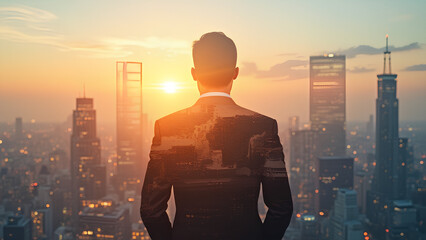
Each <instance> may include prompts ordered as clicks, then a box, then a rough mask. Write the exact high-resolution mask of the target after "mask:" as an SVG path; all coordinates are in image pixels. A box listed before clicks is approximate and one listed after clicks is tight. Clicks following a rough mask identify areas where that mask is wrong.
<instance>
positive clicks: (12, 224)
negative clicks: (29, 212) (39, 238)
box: [3, 216, 32, 240]
mask: <svg viewBox="0 0 426 240" xmlns="http://www.w3.org/2000/svg"><path fill="white" fill-rule="evenodd" d="M3 239H4V240H16V239H20V240H32V233H31V220H30V219H29V218H26V217H24V216H11V217H9V218H8V221H7V224H6V225H4V226H3Z"/></svg>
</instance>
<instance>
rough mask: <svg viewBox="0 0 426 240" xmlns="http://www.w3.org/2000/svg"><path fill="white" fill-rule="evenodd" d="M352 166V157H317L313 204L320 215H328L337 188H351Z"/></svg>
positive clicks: (352, 178) (352, 179)
mask: <svg viewBox="0 0 426 240" xmlns="http://www.w3.org/2000/svg"><path fill="white" fill-rule="evenodd" d="M353 166H354V159H353V158H352V157H332V156H330V157H318V161H317V167H316V173H317V177H316V178H315V179H316V186H317V189H316V190H315V192H316V193H317V194H315V198H316V203H315V206H316V209H317V212H318V213H319V214H320V215H323V216H327V215H328V212H329V211H330V210H331V208H332V207H333V203H334V199H335V198H336V195H337V191H338V190H339V189H341V188H346V189H353V185H354V169H353Z"/></svg>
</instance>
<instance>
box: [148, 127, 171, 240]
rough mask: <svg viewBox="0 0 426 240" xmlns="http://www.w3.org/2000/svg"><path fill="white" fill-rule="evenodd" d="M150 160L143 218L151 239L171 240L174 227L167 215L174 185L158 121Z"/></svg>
mask: <svg viewBox="0 0 426 240" xmlns="http://www.w3.org/2000/svg"><path fill="white" fill-rule="evenodd" d="M154 132H155V136H154V139H153V140H152V146H151V152H150V154H149V156H150V160H149V162H148V167H147V170H146V175H145V180H144V183H143V187H142V196H141V208H140V213H141V218H142V221H143V223H144V225H145V227H146V229H147V230H148V233H149V235H150V236H151V239H153V240H157V239H171V236H172V234H171V233H172V227H171V224H170V220H169V217H168V215H167V213H166V209H167V201H168V200H169V198H170V192H171V187H172V184H171V183H170V181H169V179H168V177H167V174H166V170H165V169H166V162H165V159H164V155H165V153H166V150H164V149H162V145H161V134H160V127H159V124H158V121H156V123H155V130H154Z"/></svg>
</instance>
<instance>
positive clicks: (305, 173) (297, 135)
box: [289, 129, 318, 214]
mask: <svg viewBox="0 0 426 240" xmlns="http://www.w3.org/2000/svg"><path fill="white" fill-rule="evenodd" d="M317 140H318V134H317V132H316V131H313V130H309V129H304V130H291V131H290V167H289V173H290V178H291V190H292V193H293V204H294V212H295V213H300V214H303V213H314V211H315V208H314V194H315V179H316V174H315V160H316V156H317V144H318V141H317Z"/></svg>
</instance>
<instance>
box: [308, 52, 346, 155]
mask: <svg viewBox="0 0 426 240" xmlns="http://www.w3.org/2000/svg"><path fill="white" fill-rule="evenodd" d="M309 65H310V69H309V70H310V107H309V109H310V112H309V118H310V122H311V127H312V130H315V131H318V134H319V135H318V137H319V146H318V149H319V150H320V151H321V152H320V155H321V156H344V155H345V149H346V140H345V139H346V132H345V131H346V130H345V129H346V127H345V121H346V57H345V56H335V55H334V54H328V55H324V56H311V57H310V64H309Z"/></svg>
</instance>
